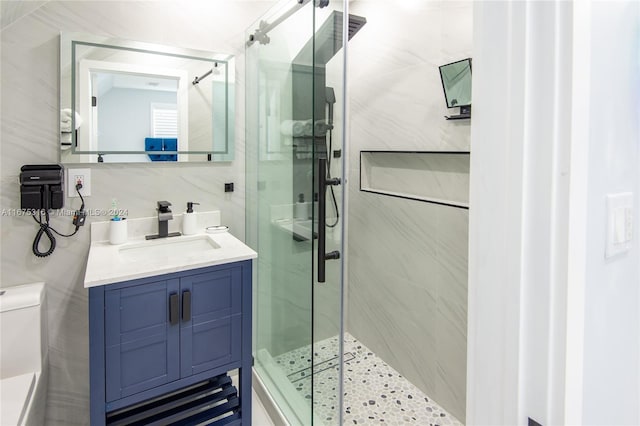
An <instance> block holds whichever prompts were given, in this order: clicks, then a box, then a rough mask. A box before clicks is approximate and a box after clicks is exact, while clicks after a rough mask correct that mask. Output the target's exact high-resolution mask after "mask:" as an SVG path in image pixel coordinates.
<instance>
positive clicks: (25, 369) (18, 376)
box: [0, 283, 48, 425]
mask: <svg viewBox="0 0 640 426" xmlns="http://www.w3.org/2000/svg"><path fill="white" fill-rule="evenodd" d="M46 317H47V315H46V301H45V286H44V283H35V284H26V285H20V286H15V287H8V288H2V289H0V406H2V410H0V425H43V424H44V415H45V408H46V393H47V368H46V367H47V352H48V346H47V323H46V321H47V318H46Z"/></svg>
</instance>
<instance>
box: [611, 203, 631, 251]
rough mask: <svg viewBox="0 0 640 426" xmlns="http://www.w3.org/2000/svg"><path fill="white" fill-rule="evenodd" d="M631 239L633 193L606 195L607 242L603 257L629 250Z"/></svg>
mask: <svg viewBox="0 0 640 426" xmlns="http://www.w3.org/2000/svg"><path fill="white" fill-rule="evenodd" d="M632 239H633V193H631V192H625V193H621V194H609V195H607V241H606V246H605V257H606V258H609V257H613V256H615V255H617V254H620V253H624V252H626V251H628V250H629V249H630V248H631V244H632Z"/></svg>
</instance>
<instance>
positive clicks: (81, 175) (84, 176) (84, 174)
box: [67, 169, 91, 197]
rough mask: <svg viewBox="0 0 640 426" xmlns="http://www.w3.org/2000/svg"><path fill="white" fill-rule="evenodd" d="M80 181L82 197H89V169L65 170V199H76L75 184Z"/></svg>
mask: <svg viewBox="0 0 640 426" xmlns="http://www.w3.org/2000/svg"><path fill="white" fill-rule="evenodd" d="M78 179H80V180H82V188H81V189H80V193H81V194H82V196H83V197H87V196H89V195H91V169H67V197H77V196H78V193H77V192H76V182H77V180H78Z"/></svg>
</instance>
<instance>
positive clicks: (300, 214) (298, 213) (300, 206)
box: [293, 194, 309, 220]
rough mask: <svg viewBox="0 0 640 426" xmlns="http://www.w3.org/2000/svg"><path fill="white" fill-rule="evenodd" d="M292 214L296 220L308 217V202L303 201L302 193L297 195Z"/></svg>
mask: <svg viewBox="0 0 640 426" xmlns="http://www.w3.org/2000/svg"><path fill="white" fill-rule="evenodd" d="M293 216H294V218H295V219H297V220H307V219H309V203H305V202H304V194H299V195H298V202H297V203H296V204H295V207H294V212H293Z"/></svg>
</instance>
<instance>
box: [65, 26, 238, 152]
mask: <svg viewBox="0 0 640 426" xmlns="http://www.w3.org/2000/svg"><path fill="white" fill-rule="evenodd" d="M234 65H235V64H234V58H233V56H231V55H228V54H220V53H214V52H206V51H199V50H193V49H184V48H175V47H170V46H160V45H152V44H148V43H142V42H135V41H128V40H115V39H112V38H108V39H107V38H105V37H99V36H91V35H86V34H77V33H66V34H61V36H60V161H61V162H62V163H96V162H116V163H131V162H135V163H146V162H148V163H151V162H163V163H166V162H185V161H189V162H193V161H231V160H233V152H234V143H233V140H234V131H233V130H234V121H235V120H234V103H235V102H234V101H235V98H234V94H235V91H234V75H235V66H234Z"/></svg>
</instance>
